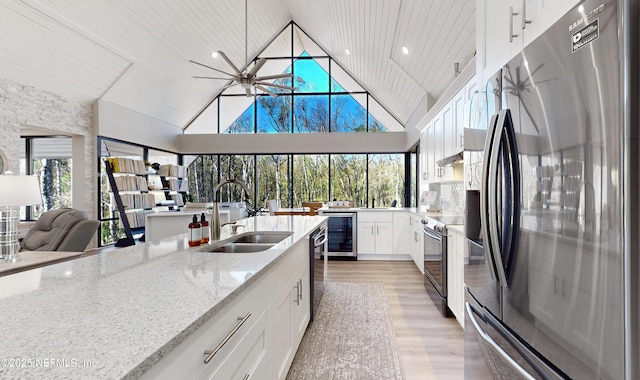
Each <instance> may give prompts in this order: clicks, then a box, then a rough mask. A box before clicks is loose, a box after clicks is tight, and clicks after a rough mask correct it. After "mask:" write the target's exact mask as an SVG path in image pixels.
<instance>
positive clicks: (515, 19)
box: [476, 0, 523, 79]
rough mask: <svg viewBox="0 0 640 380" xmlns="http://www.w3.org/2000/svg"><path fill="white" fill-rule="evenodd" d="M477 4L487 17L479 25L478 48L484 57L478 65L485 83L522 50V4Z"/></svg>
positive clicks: (497, 0) (485, 0)
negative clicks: (485, 80)
mask: <svg viewBox="0 0 640 380" xmlns="http://www.w3.org/2000/svg"><path fill="white" fill-rule="evenodd" d="M476 4H477V7H478V8H477V10H478V14H480V13H483V14H484V18H483V20H481V22H478V23H477V25H478V27H477V30H478V33H477V34H478V35H477V37H476V38H477V40H476V44H477V45H478V48H479V49H482V52H483V53H484V54H480V55H479V57H478V58H479V62H477V64H479V65H480V68H481V69H482V70H481V72H482V73H483V78H485V79H486V78H488V77H489V76H490V75H491V74H492V73H493V72H495V71H497V70H498V68H500V67H501V66H502V65H504V64H505V63H507V62H508V61H509V60H510V59H511V58H512V57H513V56H515V55H516V54H518V52H519V51H520V50H522V47H523V42H522V41H523V39H522V26H521V22H522V14H521V12H520V10H521V8H522V0H478V1H477V2H476ZM478 21H480V20H478Z"/></svg>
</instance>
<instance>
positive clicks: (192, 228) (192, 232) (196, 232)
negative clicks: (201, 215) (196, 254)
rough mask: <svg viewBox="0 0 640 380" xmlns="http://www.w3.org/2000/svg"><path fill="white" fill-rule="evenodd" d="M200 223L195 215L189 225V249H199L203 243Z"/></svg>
mask: <svg viewBox="0 0 640 380" xmlns="http://www.w3.org/2000/svg"><path fill="white" fill-rule="evenodd" d="M200 230H201V227H200V223H198V216H197V215H194V216H193V220H192V221H191V223H189V247H197V246H199V245H200V242H201V241H202V233H201V231H200Z"/></svg>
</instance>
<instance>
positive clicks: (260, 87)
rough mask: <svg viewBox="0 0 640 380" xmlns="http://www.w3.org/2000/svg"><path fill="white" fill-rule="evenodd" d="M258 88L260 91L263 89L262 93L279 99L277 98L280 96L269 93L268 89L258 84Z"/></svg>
mask: <svg viewBox="0 0 640 380" xmlns="http://www.w3.org/2000/svg"><path fill="white" fill-rule="evenodd" d="M256 87H257V88H259V89H261V90H262V91H264V92H266V93H267V94H269V95H271V96H273V97H274V98H277V97H278V94H276V93H275V92H272V91H269V90H268V89H266V88H264V87H262V86H261V85H259V84H256Z"/></svg>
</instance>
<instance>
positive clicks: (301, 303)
mask: <svg viewBox="0 0 640 380" xmlns="http://www.w3.org/2000/svg"><path fill="white" fill-rule="evenodd" d="M291 280H292V283H291V285H290V286H291V290H292V293H291V303H292V304H293V305H294V306H293V317H292V321H293V323H292V324H291V330H292V332H293V333H292V336H293V341H294V346H295V347H298V346H299V345H300V341H301V340H302V336H303V335H304V332H305V331H306V330H307V326H308V325H309V318H310V317H311V314H310V313H311V304H310V301H311V300H310V299H309V286H310V284H309V281H310V279H309V264H308V261H307V262H305V263H303V264H301V265H300V266H299V267H298V270H297V272H295V274H294V276H293V277H292V278H291ZM292 359H293V358H292Z"/></svg>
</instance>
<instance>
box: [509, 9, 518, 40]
mask: <svg viewBox="0 0 640 380" xmlns="http://www.w3.org/2000/svg"><path fill="white" fill-rule="evenodd" d="M517 15H518V12H514V11H513V7H509V42H513V39H514V38H515V37H518V35H517V34H513V16H517Z"/></svg>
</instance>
